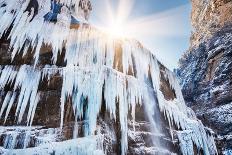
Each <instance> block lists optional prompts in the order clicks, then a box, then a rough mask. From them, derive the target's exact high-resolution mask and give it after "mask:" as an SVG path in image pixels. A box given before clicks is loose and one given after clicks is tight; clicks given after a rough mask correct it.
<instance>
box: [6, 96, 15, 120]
mask: <svg viewBox="0 0 232 155" xmlns="http://www.w3.org/2000/svg"><path fill="white" fill-rule="evenodd" d="M15 98H16V92H13V95H12V97H11V99H10V102H9V104H8V107H7V110H6V114H5V120H4V124H5V123H6V120H7V117H8V115H9V112H10V110H11V108H12V106H13V104H14V102H15Z"/></svg>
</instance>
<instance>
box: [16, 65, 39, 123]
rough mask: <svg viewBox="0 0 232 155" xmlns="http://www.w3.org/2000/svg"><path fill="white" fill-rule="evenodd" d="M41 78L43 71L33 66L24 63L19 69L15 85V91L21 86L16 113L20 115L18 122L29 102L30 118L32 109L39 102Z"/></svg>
mask: <svg viewBox="0 0 232 155" xmlns="http://www.w3.org/2000/svg"><path fill="white" fill-rule="evenodd" d="M40 78H41V72H40V71H38V70H34V69H33V68H32V67H31V66H27V65H23V66H21V68H20V69H19V71H18V75H17V78H16V81H15V85H14V91H16V90H17V89H18V88H20V93H19V99H18V103H17V109H16V113H15V115H16V116H17V117H18V121H17V122H18V123H20V122H21V121H22V117H23V114H24V112H25V109H26V107H27V104H28V102H29V103H30V104H29V112H30V113H29V114H28V115H29V116H28V121H29V120H30V116H31V111H32V110H33V109H34V108H35V107H34V106H36V105H37V103H38V97H37V92H38V87H39V82H40Z"/></svg>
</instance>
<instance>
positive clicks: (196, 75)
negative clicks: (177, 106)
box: [177, 0, 232, 154]
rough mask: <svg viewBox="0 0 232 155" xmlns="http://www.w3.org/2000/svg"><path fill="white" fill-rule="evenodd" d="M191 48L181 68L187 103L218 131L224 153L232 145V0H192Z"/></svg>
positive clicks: (221, 150) (183, 90)
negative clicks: (192, 29)
mask: <svg viewBox="0 0 232 155" xmlns="http://www.w3.org/2000/svg"><path fill="white" fill-rule="evenodd" d="M192 5H193V8H192V25H193V28H194V31H193V34H192V37H191V47H190V49H189V50H188V51H187V52H186V53H185V54H184V55H183V57H182V58H181V59H180V61H179V69H178V71H177V74H178V76H179V77H180V79H181V80H180V81H181V86H182V92H183V95H184V98H185V100H186V102H187V104H188V105H189V106H190V107H192V108H193V110H194V111H195V112H196V114H197V116H198V118H200V119H201V120H202V121H203V122H204V123H205V124H206V125H207V126H209V127H210V128H212V129H213V130H214V131H215V132H216V133H217V134H218V144H217V145H218V149H219V150H220V152H219V153H220V154H223V153H224V154H226V153H228V154H229V152H230V151H229V150H231V149H232V148H231V146H232V138H231V135H232V95H231V94H232V78H231V77H232V1H231V0H192Z"/></svg>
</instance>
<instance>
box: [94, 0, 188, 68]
mask: <svg viewBox="0 0 232 155" xmlns="http://www.w3.org/2000/svg"><path fill="white" fill-rule="evenodd" d="M106 1H109V2H110V3H111V5H112V7H113V8H114V9H115V10H116V9H117V6H118V0H106ZM122 1H123V0H122ZM92 3H93V12H92V15H91V18H90V22H91V23H93V24H98V23H100V22H101V21H100V16H102V15H103V14H104V10H105V5H104V0H92ZM99 12H101V14H100V13H99ZM190 12H191V5H190V2H189V0H134V5H133V7H132V10H131V12H130V15H129V20H131V19H132V20H133V19H136V18H145V19H146V20H145V21H149V26H144V29H142V30H138V31H144V34H145V35H143V36H136V35H135V38H136V39H137V40H139V41H141V42H142V43H143V44H144V46H145V47H147V48H148V49H149V50H151V52H153V53H154V54H155V55H156V56H157V58H158V59H159V60H160V61H161V62H162V63H163V64H164V65H166V66H167V67H168V68H169V69H173V68H176V67H177V63H178V60H179V58H180V57H181V55H182V54H183V52H185V51H186V50H187V49H188V47H189V38H190V34H191V23H190Z"/></svg>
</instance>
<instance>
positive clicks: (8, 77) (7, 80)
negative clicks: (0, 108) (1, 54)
mask: <svg viewBox="0 0 232 155" xmlns="http://www.w3.org/2000/svg"><path fill="white" fill-rule="evenodd" d="M16 75H17V71H16V70H15V67H14V66H5V67H4V69H3V70H2V74H1V77H0V87H1V88H2V89H3V88H4V87H5V86H6V85H7V84H12V82H13V81H14V80H15V78H16Z"/></svg>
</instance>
